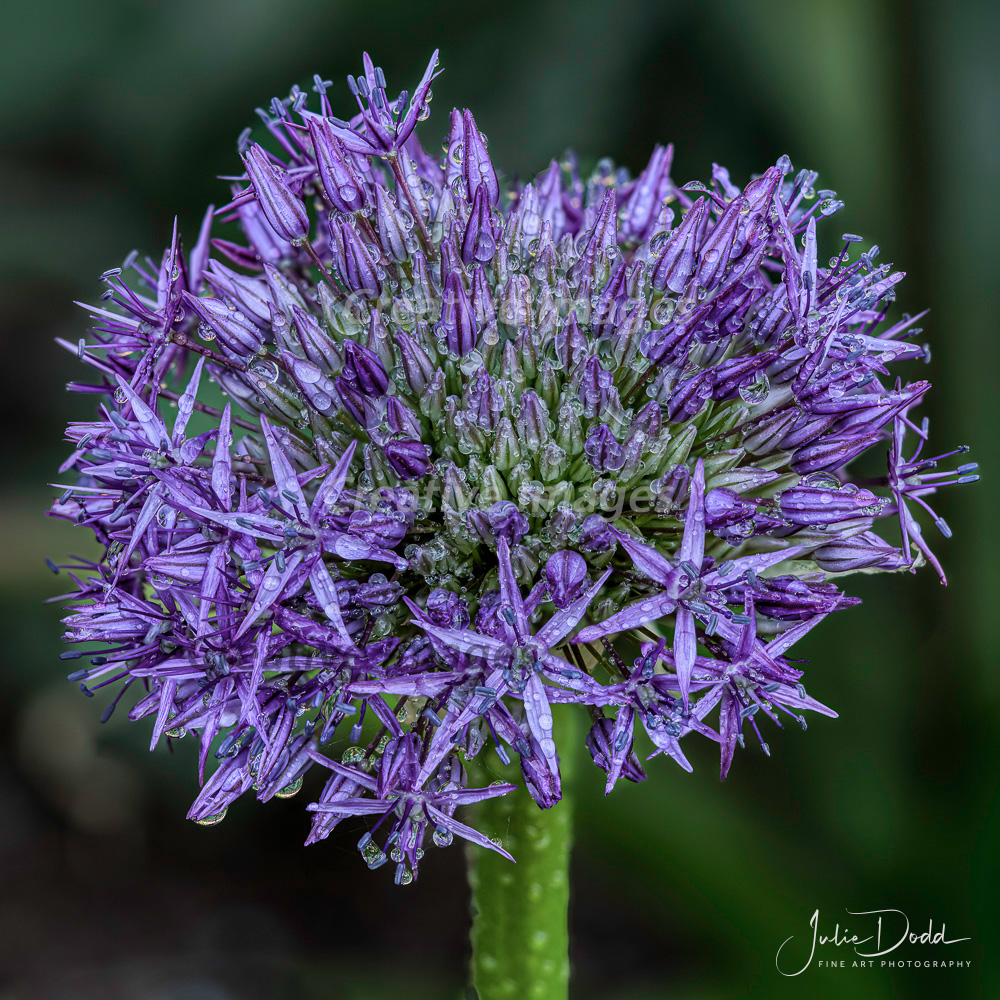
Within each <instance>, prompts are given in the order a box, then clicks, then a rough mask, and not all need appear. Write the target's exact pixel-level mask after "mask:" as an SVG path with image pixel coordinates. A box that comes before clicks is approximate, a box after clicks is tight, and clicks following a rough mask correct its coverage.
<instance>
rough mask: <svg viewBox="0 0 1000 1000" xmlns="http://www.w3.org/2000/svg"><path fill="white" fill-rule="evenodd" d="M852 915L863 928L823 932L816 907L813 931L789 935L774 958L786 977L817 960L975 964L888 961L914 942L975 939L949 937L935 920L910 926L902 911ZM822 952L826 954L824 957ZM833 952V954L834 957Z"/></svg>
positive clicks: (829, 963) (828, 963) (938, 963)
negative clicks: (846, 952)
mask: <svg viewBox="0 0 1000 1000" xmlns="http://www.w3.org/2000/svg"><path fill="white" fill-rule="evenodd" d="M847 913H848V915H849V916H851V917H858V918H860V919H859V920H857V921H855V926H856V927H857V926H858V925H859V924H860V925H863V929H861V930H854V931H852V930H850V929H848V927H846V926H845V927H844V928H843V930H841V927H840V924H839V923H836V924H834V926H833V932H832V933H823V932H822V931H821V930H820V916H819V910H814V911H813V915H812V916H811V917H810V918H809V928H810V933H803V934H801V935H795V934H793V935H791V937H788V938H786V939H785V940H784V941H783V942H782V944H781V947H780V948H779V949H778V953H777V954H776V955H775V957H774V964H775V965H776V966H777V969H778V972H780V973H781V974H782V975H783V976H799V975H801V974H802V973H803V972H805V971H806V969H808V968H809V966H811V965H812V964H813V962H814V961H815V963H816V964H817V965H818V966H823V967H830V968H833V967H837V968H846V967H847V966H848V964H850V965H851V967H854V968H866V967H873V966H874V965H875V960H876V959H879V960H880V962H879V964H880V965H912V966H920V967H931V966H934V967H938V968H940V967H953V968H959V967H968V966H969V965H971V964H972V963H971V962H969V961H962V960H954V959H947V958H945V959H933V960H932V959H926V958H925V959H920V960H916V959H915V960H909V961H901V960H887V959H886V958H885V956H886V955H891V954H892V953H893V952H895V951H896V949H897V948H900V947H901V946H902V945H904V944H911V945H917V944H920V945H952V944H959V943H960V942H961V941H971V940H972V939H971V938H967V937H956V938H949V937H948V936H947V933H946V930H945V925H944V923H942V924H941V925H940V927H939V928H937V927H935V925H934V921H933V920H929V921H928V922H927V925H926V926H927V929H926V930H923V928H920V929H917V930H913V929H911V927H910V921H909V918H908V917H907V916H906V914H905V913H903V911H902V910H894V909H885V910H848V911H847ZM828 947H832V948H835V949H837V951H835V952H832V953H831V952H829V951H824V952H822V953H820V952H819V949H820V948H828ZM841 949H850V950H852V951H853V952H854V955H855V956H856V957H855V958H854V959H852V960H848V959H845V958H841V957H840V956H841V955H843V954H844V952H843V951H842V950H841ZM820 954H822V955H823V956H824V957H823V958H820V957H819V956H820ZM831 955H832V956H833V957H831Z"/></svg>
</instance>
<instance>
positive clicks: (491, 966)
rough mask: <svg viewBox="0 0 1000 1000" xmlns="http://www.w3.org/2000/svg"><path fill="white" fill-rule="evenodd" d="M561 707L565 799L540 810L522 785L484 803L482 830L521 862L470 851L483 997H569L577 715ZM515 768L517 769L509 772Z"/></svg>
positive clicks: (475, 964) (476, 963)
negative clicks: (571, 787)
mask: <svg viewBox="0 0 1000 1000" xmlns="http://www.w3.org/2000/svg"><path fill="white" fill-rule="evenodd" d="M566 708H567V709H568V711H557V712H556V713H555V715H556V735H557V741H558V744H559V745H560V746H561V747H562V748H563V751H564V757H563V759H562V762H561V763H562V780H563V798H562V800H561V801H560V802H558V803H556V805H555V806H553V807H552V808H551V809H539V807H538V806H537V805H536V804H535V803H534V801H533V800H532V798H531V796H530V795H529V794H528V792H527V790H526V789H525V788H524V780H523V778H521V776H520V774H518V775H517V777H516V778H511V780H512V781H514V782H515V783H517V784H518V785H519V786H520V787H519V788H518V789H517V791H515V792H511V793H510V794H509V795H504V796H503V797H502V798H497V799H490V800H488V801H486V802H483V803H481V804H480V806H479V813H478V815H477V822H476V825H477V827H478V828H479V829H480V830H482V832H483V833H485V834H486V835H487V836H488V837H491V838H499V840H500V841H501V843H502V845H503V847H504V849H505V850H507V851H509V852H510V853H511V854H512V855H513V856H514V857H515V858H516V859H517V863H516V864H512V863H511V862H510V861H508V860H507V859H506V858H503V857H501V856H500V855H499V854H496V853H495V852H493V851H486V850H483V849H481V848H474V849H473V850H471V851H470V864H469V882H470V884H471V886H472V984H473V986H475V988H476V990H477V992H478V994H479V1000H566V998H567V997H568V995H569V994H568V990H569V954H568V947H569V928H568V907H569V855H570V844H571V840H572V832H573V827H572V805H571V802H570V797H569V794H568V792H567V786H568V784H569V773H568V772H569V770H570V765H571V764H572V760H571V758H572V756H573V754H574V753H575V752H576V750H577V747H576V742H577V741H576V740H575V738H574V737H575V736H576V732H575V729H576V727H575V726H574V725H573V723H574V722H575V721H576V720H575V718H573V717H571V716H570V712H572V708H573V707H571V706H566ZM511 770H513V769H511Z"/></svg>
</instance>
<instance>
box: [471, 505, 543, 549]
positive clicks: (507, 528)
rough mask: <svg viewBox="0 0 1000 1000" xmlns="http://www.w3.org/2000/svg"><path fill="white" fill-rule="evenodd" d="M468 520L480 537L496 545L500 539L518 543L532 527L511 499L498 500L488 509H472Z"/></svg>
mask: <svg viewBox="0 0 1000 1000" xmlns="http://www.w3.org/2000/svg"><path fill="white" fill-rule="evenodd" d="M467 520H468V523H469V527H470V528H471V529H472V530H473V531H474V532H475V533H476V535H477V536H478V538H480V539H481V540H482V541H484V542H489V543H492V544H494V545H495V544H496V543H498V542H499V541H500V539H504V540H505V541H507V542H508V543H509V544H511V545H515V544H517V542H519V541H520V540H521V539H522V538H524V536H525V535H526V534H527V533H528V529H529V527H530V525H529V522H528V519H527V518H526V517H525V516H524V514H522V513H521V512H520V511H519V510H518V509H517V505H516V504H514V503H512V502H511V501H510V500H498V501H497V502H496V503H495V504H493V505H492V506H491V507H490V508H489V509H488V510H473V511H470V512H469V513H468V515H467Z"/></svg>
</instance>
